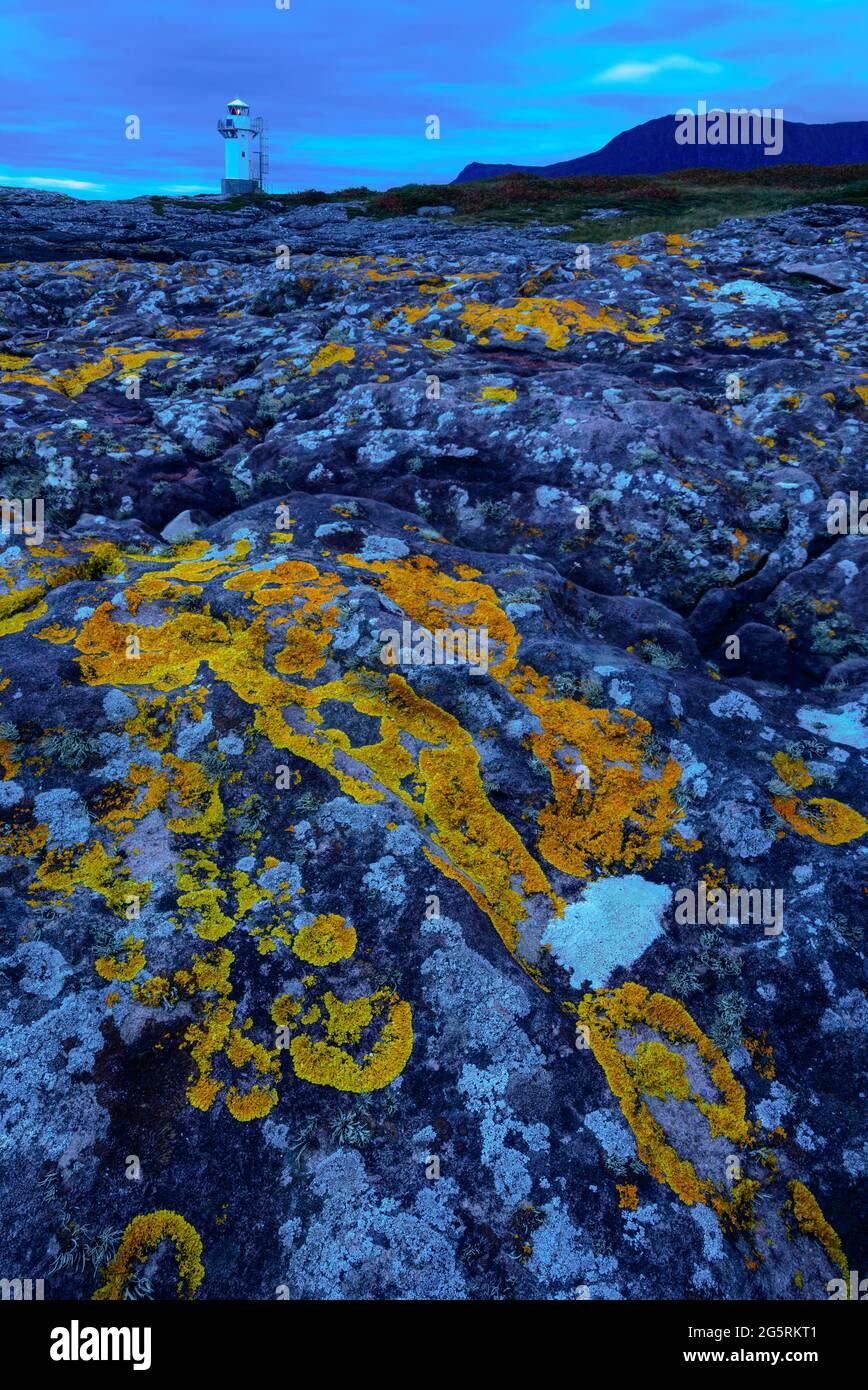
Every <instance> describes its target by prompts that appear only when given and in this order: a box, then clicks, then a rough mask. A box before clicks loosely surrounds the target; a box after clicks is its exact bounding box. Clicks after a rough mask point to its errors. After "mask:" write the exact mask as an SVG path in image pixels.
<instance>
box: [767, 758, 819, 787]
mask: <svg viewBox="0 0 868 1390" xmlns="http://www.w3.org/2000/svg"><path fill="white" fill-rule="evenodd" d="M772 767H773V768H774V770H775V772H776V773H777V774H778V776H779V777H780V779H781V781H782V782H786V784H787V786H788V787H792V788H793V790H794V791H797V792H800V791H804V789H805V787H810V786H811V785H812V784H813V781H814V779H813V777H812V776H811V774H810V772H809V771H808V769H807V767H806V766H805V764H804V762H803V761H802V759H801V758H793V757H791V756H790V754H789V753H775V755H774V757H773V758H772Z"/></svg>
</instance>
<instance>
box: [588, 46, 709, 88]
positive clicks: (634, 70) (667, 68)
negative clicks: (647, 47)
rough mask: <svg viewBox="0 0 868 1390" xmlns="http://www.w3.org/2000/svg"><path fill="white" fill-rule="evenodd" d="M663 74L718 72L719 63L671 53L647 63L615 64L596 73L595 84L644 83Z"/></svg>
mask: <svg viewBox="0 0 868 1390" xmlns="http://www.w3.org/2000/svg"><path fill="white" fill-rule="evenodd" d="M664 72H720V63H703V62H700V60H699V59H697V58H687V57H685V55H684V54H682V53H672V54H670V55H669V56H668V57H666V58H656V59H654V60H653V61H652V62H649V63H641V62H633V63H629V62H628V63H615V64H614V66H613V67H611V68H605V69H604V70H603V71H602V72H598V73H597V75H596V77H595V78H594V81H595V82H646V81H648V79H649V78H652V77H659V75H660V74H661V73H664Z"/></svg>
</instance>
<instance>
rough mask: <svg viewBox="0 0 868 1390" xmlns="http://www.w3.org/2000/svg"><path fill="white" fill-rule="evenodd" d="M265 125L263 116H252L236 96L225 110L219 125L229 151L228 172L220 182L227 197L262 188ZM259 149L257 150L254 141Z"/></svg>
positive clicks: (226, 149)
mask: <svg viewBox="0 0 868 1390" xmlns="http://www.w3.org/2000/svg"><path fill="white" fill-rule="evenodd" d="M263 126H264V122H263V120H262V117H261V116H251V115H250V107H249V106H248V105H247V102H246V101H242V100H241V98H240V97H236V98H235V100H234V101H230V102H229V104H228V106H227V107H226V115H225V116H221V118H220V120H219V121H218V122H217V129H218V130H219V132H220V134H221V135H222V136H223V139H224V141H225V142H226V143H225V146H224V148H225V151H226V169H225V172H224V177H223V179H222V180H221V183H220V191H221V193H224V194H229V195H232V194H234V193H255V192H256V191H257V189H260V188H262V186H263V172H264V169H263V165H264V160H263V152H262V146H263V144H264V139H265V137H264V131H263ZM257 139H258V140H259V147H258V148H257V149H254V146H253V142H254V140H257Z"/></svg>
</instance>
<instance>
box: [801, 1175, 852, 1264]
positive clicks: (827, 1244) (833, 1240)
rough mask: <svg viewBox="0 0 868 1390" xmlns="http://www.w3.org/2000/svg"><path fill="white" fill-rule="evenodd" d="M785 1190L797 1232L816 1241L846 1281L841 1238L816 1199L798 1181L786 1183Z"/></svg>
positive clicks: (844, 1258)
mask: <svg viewBox="0 0 868 1390" xmlns="http://www.w3.org/2000/svg"><path fill="white" fill-rule="evenodd" d="M787 1188H788V1191H789V1194H790V1206H791V1209H792V1212H793V1216H794V1217H795V1220H796V1225H797V1226H798V1228H799V1230H800V1231H801V1232H802V1234H803V1235H806V1236H810V1237H811V1239H812V1240H816V1241H817V1242H818V1243H819V1244H820V1245H821V1246H822V1247H823V1249H824V1250H825V1252H826V1254H827V1255H828V1257H829V1259H830V1260H831V1261H832V1264H834V1265H836V1266H837V1267H838V1269H840V1271H841V1273H842V1274H843V1276H844V1278H845V1279H846V1278H847V1277H848V1275H849V1273H850V1270H849V1266H848V1264H847V1257H846V1255H845V1254H844V1250H843V1247H842V1245H841V1237H840V1236H839V1235H838V1232H837V1231H836V1230H835V1229H834V1227H833V1226H830V1224H829V1222H828V1221H827V1220H826V1218H825V1216H824V1215H823V1213H822V1211H821V1210H820V1206H819V1203H818V1202H817V1199H816V1197H815V1196H814V1195H813V1193H812V1192H810V1191H809V1189H808V1188H807V1187H805V1185H804V1183H801V1182H798V1181H795V1182H790V1183H787Z"/></svg>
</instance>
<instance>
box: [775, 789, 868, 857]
mask: <svg viewBox="0 0 868 1390" xmlns="http://www.w3.org/2000/svg"><path fill="white" fill-rule="evenodd" d="M772 805H773V806H774V808H775V810H776V811H777V813H778V815H779V816H780V817H781V818H782V819H783V820H785V821H786V822H787V824H788V825H791V826H792V828H793V830H795V831H796V833H797V834H799V835H807V836H809V837H810V838H811V839H812V840H817V841H819V843H820V844H821V845H845V844H848V843H849V841H850V840H858V839H859V838H860V836H862V835H864V834H865V832H866V830H868V820H866V819H865V817H864V816H862V815H860V814H859V812H858V811H854V810H853V808H852V807H851V806H845V805H844V803H843V801H834V800H833V799H832V798H831V797H828V796H819V797H817V796H814V797H811V798H810V799H809V800H807V801H799V800H797V799H796V798H795V797H783V796H773V797H772Z"/></svg>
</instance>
